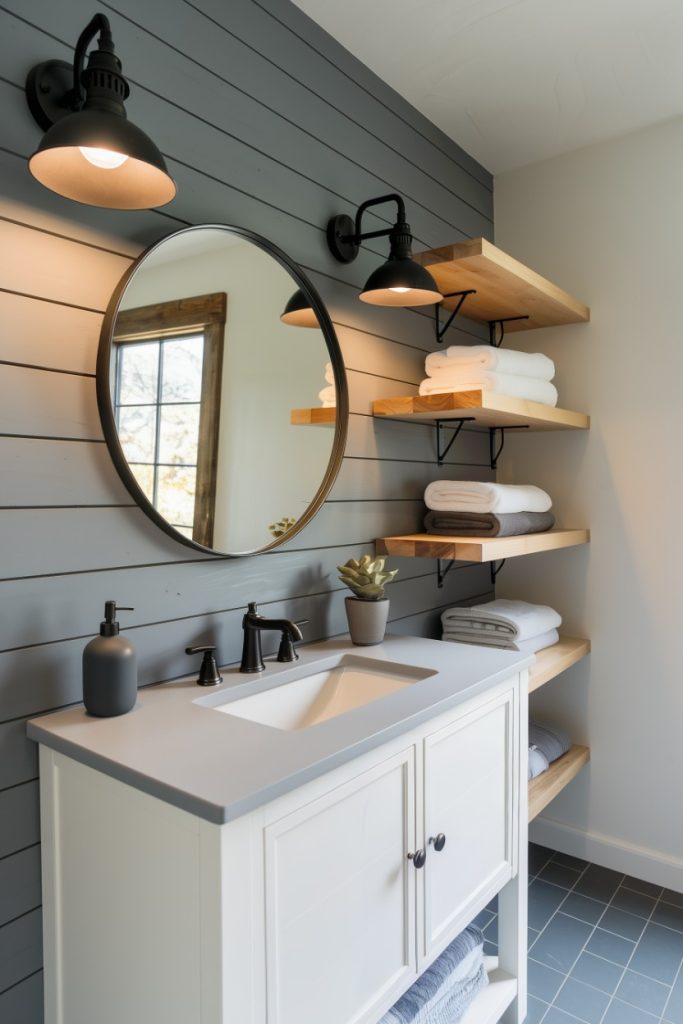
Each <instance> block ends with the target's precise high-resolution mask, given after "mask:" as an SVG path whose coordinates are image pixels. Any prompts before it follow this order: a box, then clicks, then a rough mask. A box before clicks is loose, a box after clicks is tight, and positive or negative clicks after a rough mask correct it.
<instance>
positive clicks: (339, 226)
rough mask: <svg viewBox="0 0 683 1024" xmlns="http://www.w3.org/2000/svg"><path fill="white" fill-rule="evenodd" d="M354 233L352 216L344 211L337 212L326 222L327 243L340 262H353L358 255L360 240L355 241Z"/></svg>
mask: <svg viewBox="0 0 683 1024" xmlns="http://www.w3.org/2000/svg"><path fill="white" fill-rule="evenodd" d="M355 233H356V225H355V223H354V221H353V218H352V217H349V216H348V214H346V213H339V214H337V216H336V217H331V218H330V220H329V221H328V222H327V244H328V246H329V248H330V252H331V253H332V255H333V256H334V258H335V259H336V260H339V262H340V263H353V261H354V260H355V258H356V256H357V255H358V250H359V249H360V242H356V241H355V238H354V235H355Z"/></svg>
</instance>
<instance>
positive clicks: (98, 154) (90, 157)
mask: <svg viewBox="0 0 683 1024" xmlns="http://www.w3.org/2000/svg"><path fill="white" fill-rule="evenodd" d="M78 148H79V149H80V151H81V153H82V154H83V156H84V157H85V159H86V160H87V161H88V163H91V164H93V166H95V167H101V168H102V169H103V170H105V171H113V170H114V169H115V168H116V167H120V166H121V164H124V163H125V162H126V160H127V159H128V157H127V156H126V154H125V153H114V152H112V150H111V149H94V148H93V147H92V146H79V147H78Z"/></svg>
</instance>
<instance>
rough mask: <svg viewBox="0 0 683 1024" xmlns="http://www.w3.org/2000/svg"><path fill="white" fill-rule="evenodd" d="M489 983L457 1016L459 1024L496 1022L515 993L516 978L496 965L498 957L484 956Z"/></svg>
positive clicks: (488, 1023)
mask: <svg viewBox="0 0 683 1024" xmlns="http://www.w3.org/2000/svg"><path fill="white" fill-rule="evenodd" d="M484 966H485V968H486V973H487V974H488V978H489V983H488V985H487V986H486V988H484V989H482V990H481V992H479V993H478V995H477V996H476V998H475V999H474V1000H473V1002H472V1003H470V1005H469V1006H468V1008H467V1009H466V1010H465V1013H464V1014H463V1015H462V1017H460V1018H459V1024H498V1022H499V1020H500V1018H501V1017H502V1016H503V1014H504V1013H505V1011H506V1010H507V1008H508V1006H510V1005H511V1004H512V1001H513V999H514V998H515V996H516V995H517V979H516V978H513V977H512V975H511V974H507V973H506V971H503V970H501V969H500V967H498V957H484Z"/></svg>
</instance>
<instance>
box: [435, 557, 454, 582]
mask: <svg viewBox="0 0 683 1024" xmlns="http://www.w3.org/2000/svg"><path fill="white" fill-rule="evenodd" d="M454 565H455V559H454V558H451V560H450V561H449V562H446V568H445V569H444V562H443V560H442V559H441V558H437V560H436V585H437V587H438V588H439V590H441V589H442V588H443V584H444V580H445V579H446V577H447V576H448V574H449V572H450V571H451V569H452V568H453V566H454Z"/></svg>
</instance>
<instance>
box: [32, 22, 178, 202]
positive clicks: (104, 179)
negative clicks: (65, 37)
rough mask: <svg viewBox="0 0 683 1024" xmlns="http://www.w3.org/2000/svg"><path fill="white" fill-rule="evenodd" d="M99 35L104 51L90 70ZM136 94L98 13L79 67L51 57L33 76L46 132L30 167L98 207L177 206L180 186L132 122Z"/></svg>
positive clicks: (36, 109)
mask: <svg viewBox="0 0 683 1024" xmlns="http://www.w3.org/2000/svg"><path fill="white" fill-rule="evenodd" d="M98 33H99V39H98V43H97V49H94V50H93V51H92V52H91V54H90V56H89V58H88V66H87V67H84V63H85V56H86V52H87V49H88V46H89V45H90V43H91V42H92V41H93V39H94V38H95V36H96V35H97V34H98ZM129 92H130V88H129V85H128V82H127V81H126V79H125V78H124V77H123V74H122V73H121V61H120V60H119V59H118V57H117V56H116V54H115V53H114V42H113V40H112V36H111V29H110V27H109V21H108V19H107V18H106V17H105V16H104V15H103V14H96V15H95V16H94V18H92V20H91V21H90V22H89V23H88V25H87V26H86V27H85V29H84V30H83V32H81V35H80V36H79V38H78V42H77V43H76V49H75V51H74V62H73V66H72V65H70V64H67V63H66V62H65V61H62V60H48V61H45V62H43V63H42V64H37V65H36V66H35V67H34V68H32V69H31V71H30V72H29V74H28V77H27V79H26V98H27V101H28V105H29V109H30V111H31V113H32V114H33V117H34V119H35V121H36V122H37V123H38V124H39V125H40V127H41V128H43V129H44V130H45V135H44V136H43V138H42V140H41V142H40V145H39V146H38V149H37V150H36V152H35V153H34V154H33V156H32V157H31V158H30V160H29V162H28V166H29V170H30V172H31V174H32V175H33V177H34V178H36V179H37V180H38V181H39V182H40V183H41V185H44V186H45V187H46V188H49V189H51V190H52V191H53V192H57V193H58V194H59V195H61V196H66V198H67V199H74V200H76V201H77V202H79V203H87V204H88V205H90V206H105V207H110V208H111V209H115V210H144V209H148V208H150V207H154V206H163V205H164V204H165V203H168V202H170V201H171V199H173V197H174V196H175V194H176V186H175V182H174V181H173V179H172V178H171V176H170V175H169V173H168V170H167V169H166V163H165V161H164V158H163V156H162V155H161V153H160V152H159V150H158V149H157V147H156V146H155V145H154V143H153V142H152V140H151V139H150V138H149V137H148V136H147V135H145V133H144V132H143V131H142V130H141V129H140V128H137V127H136V126H135V125H134V124H131V122H130V121H128V120H127V118H126V109H125V107H124V105H123V104H124V100H125V99H126V98H127V97H128V94H129Z"/></svg>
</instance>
